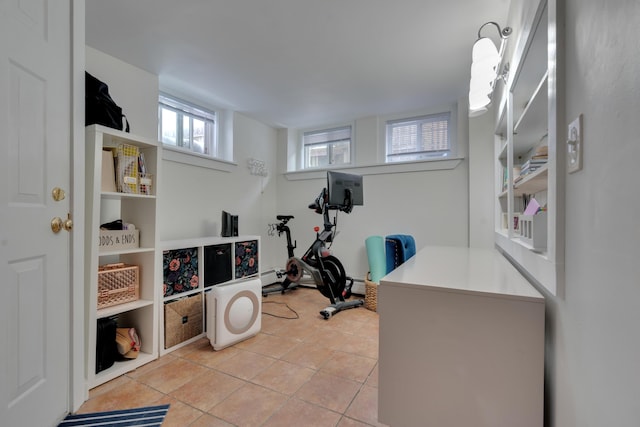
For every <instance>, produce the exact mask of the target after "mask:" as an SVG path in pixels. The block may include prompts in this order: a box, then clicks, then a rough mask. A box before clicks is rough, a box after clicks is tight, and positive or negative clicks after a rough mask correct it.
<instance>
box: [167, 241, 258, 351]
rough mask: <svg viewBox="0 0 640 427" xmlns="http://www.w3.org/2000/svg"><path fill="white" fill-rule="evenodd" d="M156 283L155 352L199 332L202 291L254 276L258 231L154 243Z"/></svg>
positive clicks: (187, 340) (185, 341) (194, 337)
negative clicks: (157, 339)
mask: <svg viewBox="0 0 640 427" xmlns="http://www.w3.org/2000/svg"><path fill="white" fill-rule="evenodd" d="M160 248H161V249H162V250H161V251H159V257H160V258H159V261H158V270H157V272H156V274H157V276H158V278H159V282H158V286H157V292H158V300H159V301H162V302H163V304H162V305H161V307H160V313H159V328H160V354H161V355H164V354H166V353H169V352H171V351H174V350H176V349H178V348H180V347H183V346H185V345H187V344H189V343H191V342H193V341H195V340H198V339H200V338H202V337H203V336H205V332H206V331H205V325H206V324H207V323H206V315H207V313H206V310H205V292H208V291H210V290H211V288H212V286H216V285H222V284H228V283H233V282H236V281H239V280H244V279H247V278H255V277H260V263H259V255H260V236H235V237H201V238H193V239H183V240H172V241H163V242H161V243H160Z"/></svg>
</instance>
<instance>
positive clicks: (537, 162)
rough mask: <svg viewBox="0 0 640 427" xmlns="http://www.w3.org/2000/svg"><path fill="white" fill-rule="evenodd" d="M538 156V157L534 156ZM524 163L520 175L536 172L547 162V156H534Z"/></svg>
mask: <svg viewBox="0 0 640 427" xmlns="http://www.w3.org/2000/svg"><path fill="white" fill-rule="evenodd" d="M534 157H537V158H534ZM534 157H532V158H531V159H529V160H527V161H526V162H524V163H523V164H522V167H521V168H520V176H521V177H523V176H525V175H527V174H530V173H531V172H535V171H536V170H538V169H540V168H541V167H542V166H544V165H545V164H546V163H547V156H534Z"/></svg>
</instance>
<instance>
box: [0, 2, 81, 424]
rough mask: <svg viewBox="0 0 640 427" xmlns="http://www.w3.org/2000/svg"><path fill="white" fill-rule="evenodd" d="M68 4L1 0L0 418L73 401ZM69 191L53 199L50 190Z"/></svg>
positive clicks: (22, 420) (50, 415)
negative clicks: (55, 226)
mask: <svg viewBox="0 0 640 427" xmlns="http://www.w3.org/2000/svg"><path fill="white" fill-rule="evenodd" d="M70 16H71V12H70V2H69V0H65V1H61V0H58V1H47V0H0V425H2V426H11V427H14V426H16V427H21V426H52V425H55V424H56V421H57V420H59V419H60V418H62V417H63V416H64V415H65V413H66V412H67V411H68V408H69V390H70V385H69V378H70V376H69V370H70V367H69V354H70V349H69V345H70V338H69V336H70V331H71V327H70V318H71V314H70V293H71V288H70V277H71V275H70V250H71V248H70V241H71V239H70V232H69V231H66V230H65V229H64V228H63V229H62V230H61V231H59V232H58V233H54V232H53V231H52V225H51V221H52V219H53V218H55V217H60V218H61V219H62V220H63V221H64V220H66V219H67V213H68V212H69V209H70V203H69V199H70V194H68V190H69V189H70V184H71V172H70V157H71V150H70V146H71V145H70V139H71V95H70V94H71V65H70V64H71V53H70V52H71V50H70V49H71V26H70ZM55 187H58V188H60V189H62V190H63V191H66V192H67V194H66V196H65V197H64V198H63V199H62V200H59V201H56V200H55V199H56V198H57V199H60V198H61V193H60V194H59V195H58V196H57V197H54V195H53V193H52V190H53V189H54V188H55Z"/></svg>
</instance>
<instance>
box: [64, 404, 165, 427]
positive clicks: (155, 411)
mask: <svg viewBox="0 0 640 427" xmlns="http://www.w3.org/2000/svg"><path fill="white" fill-rule="evenodd" d="M168 410H169V405H159V406H147V407H145V408H135V409H125V410H122V411H108V412H94V413H91V414H76V415H71V414H70V415H67V417H66V418H65V419H64V420H63V421H62V422H61V423H60V424H59V425H58V427H72V426H73V427H80V426H84V427H90V426H91V427H93V426H95V427H98V426H99V427H125V426H126V427H132V426H135V427H143V426H144V427H159V426H161V425H162V421H163V420H164V417H165V415H167V411H168Z"/></svg>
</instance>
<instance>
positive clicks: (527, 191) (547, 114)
mask: <svg viewBox="0 0 640 427" xmlns="http://www.w3.org/2000/svg"><path fill="white" fill-rule="evenodd" d="M523 5H524V6H523V7H525V9H524V10H525V12H526V13H523V15H526V16H528V18H527V19H526V20H525V21H524V23H523V25H524V28H522V29H521V36H520V38H519V39H517V40H516V42H517V44H516V45H515V48H514V49H513V55H512V57H511V58H508V59H506V60H508V61H509V63H510V72H509V78H508V80H507V83H506V85H505V87H504V91H503V94H502V98H501V99H500V102H499V107H498V116H497V121H496V143H495V152H496V160H495V162H496V168H495V170H496V185H495V188H496V205H495V206H496V218H495V241H496V245H497V247H498V248H500V250H501V251H503V253H505V254H506V255H507V256H508V257H509V258H510V259H511V260H512V261H514V262H515V263H517V264H518V265H519V266H520V267H522V269H523V270H524V271H526V273H527V274H528V275H529V276H530V278H532V279H534V280H535V281H536V282H537V283H539V284H541V285H542V286H544V287H545V288H546V290H547V291H548V292H550V293H551V294H553V295H559V294H561V293H562V284H563V281H564V266H563V264H564V153H563V152H562V146H563V145H562V143H561V138H563V134H562V132H561V130H560V128H559V127H558V125H559V123H561V120H560V118H559V114H560V113H559V109H558V99H557V90H556V86H557V82H558V78H559V77H560V76H559V75H558V72H557V62H556V57H557V48H558V43H557V37H558V31H557V22H556V21H557V19H556V9H557V5H556V1H555V0H549V1H546V0H541V1H539V2H535V3H527V2H524V3H523ZM532 200H535V202H537V203H538V204H539V205H540V206H542V207H543V210H542V211H540V212H541V213H542V214H541V216H540V217H539V218H535V221H532V220H531V218H530V217H525V219H526V221H525V222H523V221H521V219H522V218H521V217H520V216H521V215H522V214H523V213H524V212H525V209H526V207H527V206H528V205H529V203H532ZM522 223H524V224H526V225H527V227H528V228H527V230H524V229H523V228H522V227H521V225H522ZM531 226H535V227H536V230H531V229H530V228H531ZM532 239H535V241H534V240H532Z"/></svg>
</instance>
